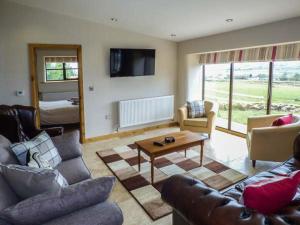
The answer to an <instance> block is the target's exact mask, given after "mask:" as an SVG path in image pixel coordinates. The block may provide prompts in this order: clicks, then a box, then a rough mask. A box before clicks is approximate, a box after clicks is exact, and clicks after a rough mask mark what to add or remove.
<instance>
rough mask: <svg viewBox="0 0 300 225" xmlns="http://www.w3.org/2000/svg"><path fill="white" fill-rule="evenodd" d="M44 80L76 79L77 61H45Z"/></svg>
mask: <svg viewBox="0 0 300 225" xmlns="http://www.w3.org/2000/svg"><path fill="white" fill-rule="evenodd" d="M45 68H46V81H67V80H77V79H78V63H77V62H45Z"/></svg>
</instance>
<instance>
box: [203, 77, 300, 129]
mask: <svg viewBox="0 0 300 225" xmlns="http://www.w3.org/2000/svg"><path fill="white" fill-rule="evenodd" d="M205 88H206V97H208V96H215V97H216V98H217V100H218V101H219V102H220V103H228V93H229V82H228V81H217V82H216V81H213V82H209V81H206V86H205ZM267 89H268V84H267V82H264V81H249V80H234V89H233V103H234V104H235V103H244V104H247V103H264V104H266V102H267V92H268V90H267ZM215 90H216V91H215ZM272 103H274V104H278V103H283V104H291V105H297V106H300V85H299V82H298V86H295V85H292V84H288V83H285V84H283V83H282V84H276V83H275V84H273V89H272ZM276 113H283V112H279V111H275V110H274V111H272V114H276ZM265 114H266V110H252V109H251V110H239V109H237V108H235V107H234V108H233V110H232V119H233V121H234V122H238V123H242V124H247V118H248V117H250V116H259V115H265ZM219 116H220V117H221V118H224V119H227V118H228V111H227V110H224V109H220V111H219Z"/></svg>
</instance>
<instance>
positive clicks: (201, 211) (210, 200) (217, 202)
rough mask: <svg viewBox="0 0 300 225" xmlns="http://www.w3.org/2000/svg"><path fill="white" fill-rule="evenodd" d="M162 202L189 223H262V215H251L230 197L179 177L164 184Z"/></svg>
mask: <svg viewBox="0 0 300 225" xmlns="http://www.w3.org/2000/svg"><path fill="white" fill-rule="evenodd" d="M183 193H184V194H183ZM162 199H163V200H164V201H165V202H167V203H168V204H169V205H171V206H172V207H173V208H174V210H176V212H178V214H180V215H181V216H183V217H184V218H185V219H186V220H187V221H188V222H189V223H190V224H195V225H196V224H199V225H200V224H201V225H216V224H217V225H228V224H234V225H243V224H246V223H245V221H247V224H264V221H265V217H264V216H263V215H262V214H258V213H255V212H251V211H250V210H247V209H246V208H245V207H244V206H243V205H241V204H239V203H238V202H237V201H236V200H234V199H233V198H230V197H226V196H223V195H222V194H220V193H219V192H217V191H215V190H213V189H211V188H209V187H207V186H205V185H204V184H203V183H202V182H201V181H198V180H195V179H192V178H189V177H185V176H182V175H174V176H172V177H170V178H169V179H168V180H167V181H166V182H165V183H164V185H163V189H162Z"/></svg>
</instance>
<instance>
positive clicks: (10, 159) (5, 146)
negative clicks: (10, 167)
mask: <svg viewBox="0 0 300 225" xmlns="http://www.w3.org/2000/svg"><path fill="white" fill-rule="evenodd" d="M10 145H11V142H10V141H9V140H8V139H7V138H6V137H4V136H2V135H0V163H2V164H17V163H18V160H17V158H16V156H15V155H14V153H12V152H11V150H10V147H9V146H10Z"/></svg>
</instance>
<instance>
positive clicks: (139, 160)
mask: <svg viewBox="0 0 300 225" xmlns="http://www.w3.org/2000/svg"><path fill="white" fill-rule="evenodd" d="M138 169H139V171H141V150H140V149H139V148H138Z"/></svg>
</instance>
